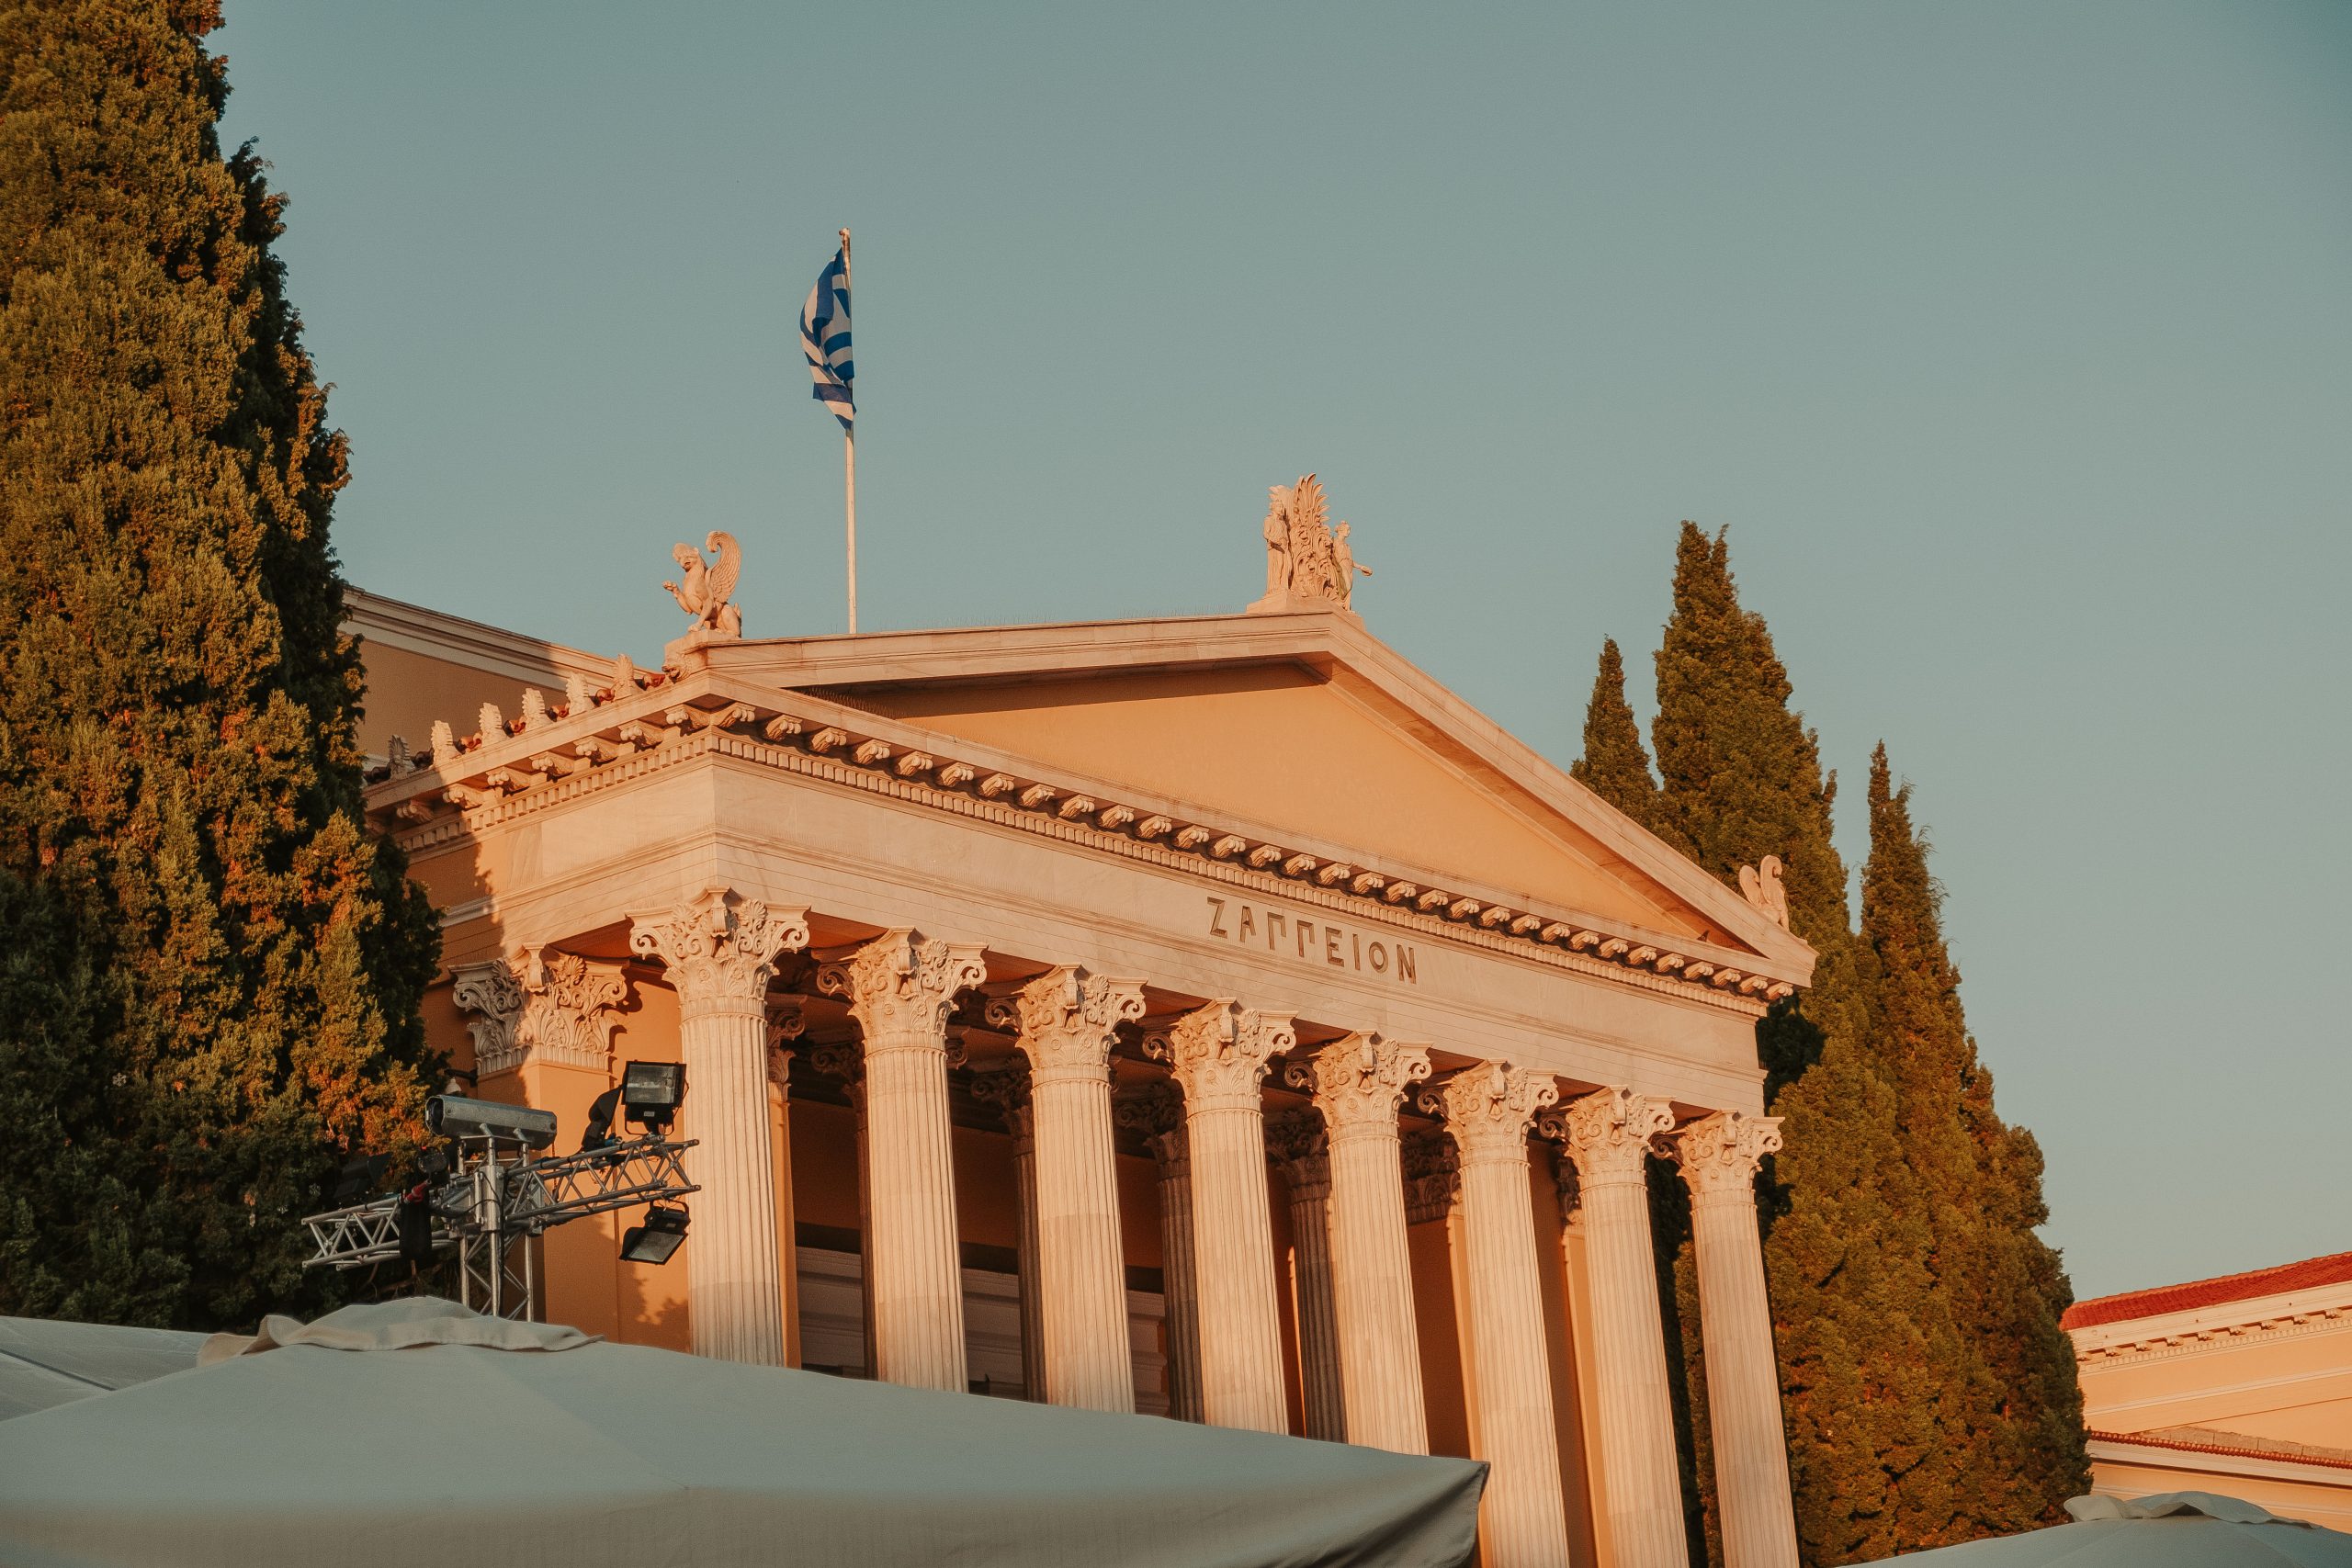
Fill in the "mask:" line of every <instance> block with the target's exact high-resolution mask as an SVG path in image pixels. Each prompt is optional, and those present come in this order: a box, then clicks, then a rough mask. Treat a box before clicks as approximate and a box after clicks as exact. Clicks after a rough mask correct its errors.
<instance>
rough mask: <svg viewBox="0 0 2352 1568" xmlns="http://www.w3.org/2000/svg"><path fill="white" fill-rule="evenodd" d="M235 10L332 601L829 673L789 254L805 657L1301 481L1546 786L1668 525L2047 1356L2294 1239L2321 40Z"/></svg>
mask: <svg viewBox="0 0 2352 1568" xmlns="http://www.w3.org/2000/svg"><path fill="white" fill-rule="evenodd" d="M229 10H230V26H229V27H228V28H227V29H226V30H225V31H224V32H223V33H221V34H220V36H219V37H218V39H216V45H217V47H219V48H220V49H222V50H224V51H225V52H226V53H227V54H228V55H229V57H230V62H231V74H232V82H233V84H234V86H235V96H234V97H233V98H232V102H231V107H230V112H229V118H228V125H227V130H228V132H229V134H230V136H231V137H232V138H236V137H246V136H251V137H255V138H258V139H259V141H260V143H261V149H262V152H264V154H265V155H266V156H267V157H269V158H270V159H272V160H274V161H275V163H276V164H277V175H276V177H277V181H278V182H279V183H280V184H281V185H282V186H284V187H285V188H286V189H287V190H288V192H290V194H291V196H292V197H293V206H292V209H291V211H290V213H289V215H288V220H289V223H290V225H291V227H290V231H289V232H288V236H287V238H286V240H285V242H284V244H283V247H282V248H283V254H285V255H286V257H287V258H288V262H289V265H290V266H291V270H292V287H293V291H294V296H295V299H297V301H298V302H299V304H300V307H301V309H302V310H303V312H304V314H305V316H306V317H307V319H308V321H309V325H310V342H311V346H312V348H313V349H314V350H315V352H316V354H317V356H318V359H319V362H320V365H321V367H322V374H323V375H324V376H325V377H326V378H329V379H331V380H333V381H334V383H336V391H335V394H334V404H333V409H334V416H335V418H336V420H337V422H338V423H341V424H342V425H343V426H344V427H345V429H347V430H348V431H349V432H350V434H351V437H352V442H353V446H354V452H355V457H354V462H353V471H354V475H355V478H354V480H353V483H352V486H351V488H350V490H349V491H347V492H346V493H345V496H344V498H343V501H342V502H341V504H340V506H339V508H338V516H337V522H336V530H337V539H338V543H339V547H340V549H341V552H342V557H343V559H344V561H345V565H346V567H347V569H348V571H349V573H350V575H351V576H352V578H353V579H354V580H355V581H358V582H359V583H361V584H363V585H364V586H366V587H368V588H371V589H374V590H377V591H379V592H386V593H390V594H393V595H396V596H398V597H401V598H406V599H413V600H420V601H423V602H424V603H427V604H434V605H436V606H440V607H443V608H446V609H449V610H452V611H456V612H458V613H460V614H463V615H472V616H476V617H479V618H481V619H483V620H487V621H492V622H495V623H499V624H502V625H506V626H514V627H516V628H519V629H523V630H526V631H530V632H534V633H537V634H540V635H543V636H546V637H553V638H556V639H559V640H561V641H564V642H569V643H573V644H577V645H580V646H582V647H586V648H590V649H608V650H612V651H619V650H621V649H624V648H625V649H628V651H629V652H630V653H631V654H632V655H633V656H634V657H635V658H636V659H637V660H639V662H640V663H650V662H652V661H653V658H654V656H656V654H657V653H658V649H659V648H660V645H661V643H662V640H663V639H664V638H666V637H670V636H672V635H674V632H675V629H676V612H675V610H674V609H673V606H672V605H671V604H670V603H669V601H668V598H667V597H666V596H665V595H664V594H663V593H662V591H661V589H660V587H659V586H658V584H659V583H660V581H662V577H663V576H664V575H665V574H666V573H668V572H669V571H670V562H669V560H668V558H667V550H668V548H669V547H670V545H671V543H672V542H673V541H674V540H676V539H680V538H695V539H699V538H700V537H701V536H702V535H703V533H704V532H706V531H707V530H708V529H710V528H713V527H724V528H729V529H731V530H733V531H734V532H735V533H737V534H738V535H740V536H741V537H742V539H743V541H744V544H745V547H746V553H747V558H748V565H747V568H746V579H745V581H746V589H745V592H744V594H743V598H744V600H745V604H746V619H747V623H748V627H749V629H750V630H751V631H752V633H753V634H754V635H760V634H768V635H787V634H793V633H801V632H810V631H823V630H829V629H833V628H837V627H838V626H840V624H841V619H842V592H841V576H842V569H841V540H840V531H841V451H840V442H839V438H838V435H837V433H836V430H835V427H834V425H833V423H832V422H831V420H830V419H828V418H827V417H826V416H825V415H824V413H823V412H822V411H821V410H820V407H819V406H818V405H817V404H816V403H814V402H812V401H811V400H809V393H808V376H807V372H806V371H805V369H804V368H803V367H802V364H801V360H800V354H799V349H798V346H797V339H796V333H795V318H796V313H797V309H798V306H799V303H800V300H801V299H802V297H803V296H804V295H805V294H806V293H807V291H808V288H809V284H810V282H811V281H812V280H813V278H814V276H815V275H816V272H817V270H818V268H819V267H820V265H822V264H823V262H824V260H825V259H826V257H827V256H828V255H830V254H831V249H832V245H833V239H832V233H833V231H834V230H835V229H836V228H838V227H840V226H842V225H843V224H847V225H849V226H851V227H852V228H853V229H854V231H855V232H856V239H857V252H856V282H857V343H858V355H857V359H858V367H859V370H860V376H859V381H858V393H859V405H860V411H861V419H860V424H861V433H862V437H863V438H862V440H861V442H860V448H861V449H860V453H859V456H860V457H861V459H862V461H861V464H860V472H859V479H860V481H861V483H860V486H859V490H860V495H859V502H860V506H859V512H860V519H859V521H860V525H861V545H862V551H861V554H862V557H863V567H864V575H863V582H862V584H861V588H862V594H861V599H862V604H861V609H862V613H863V617H864V620H865V625H867V626H869V627H872V626H947V625H969V624H980V623H990V622H1001V621H1014V620H1031V619H1088V618H1097V617H1115V616H1125V615H1154V614H1162V613H1184V612H1198V611H1217V610H1231V609H1238V607H1239V606H1240V605H1241V604H1243V603H1244V602H1245V601H1246V600H1248V599H1249V598H1250V596H1251V595H1252V594H1253V593H1254V592H1256V590H1257V588H1258V587H1259V586H1260V585H1261V570H1262V567H1261V547H1260V545H1259V543H1258V525H1259V520H1260V518H1261V515H1262V513H1263V511H1264V507H1265V496H1266V487H1267V486H1268V485H1270V484H1272V483H1276V482H1280V481H1285V480H1287V479H1292V478H1295V476H1296V475H1298V474H1300V473H1303V472H1306V471H1307V470H1309V469H1314V470H1317V471H1319V472H1320V473H1321V474H1322V476H1323V477H1324V479H1325V481H1326V483H1327V484H1328V485H1329V488H1330V491H1331V494H1332V497H1333V501H1334V504H1335V507H1336V508H1337V510H1338V512H1339V513H1340V515H1342V516H1345V517H1347V518H1349V519H1351V521H1352V522H1353V523H1354V524H1355V534H1356V539H1357V543H1358V545H1359V548H1360V555H1361V557H1362V558H1363V560H1364V561H1366V562H1367V563H1368V564H1370V565H1371V566H1373V567H1374V569H1376V570H1377V573H1378V575H1377V576H1376V577H1374V579H1372V580H1371V581H1370V582H1369V583H1368V584H1367V585H1366V586H1365V587H1364V588H1363V590H1361V591H1360V593H1359V606H1360V608H1361V609H1362V610H1363V613H1364V615H1365V616H1366V618H1367V619H1368V621H1369V623H1370V625H1371V626H1372V627H1373V629H1374V631H1375V632H1377V633H1378V634H1379V635H1380V636H1382V637H1385V638H1386V639H1387V640H1388V641H1390V642H1391V643H1393V644H1394V645H1396V646H1397V648H1398V649H1401V650H1403V651H1404V652H1405V653H1406V654H1407V655H1408V657H1410V658H1411V659H1413V660H1416V661H1417V662H1419V664H1420V665H1421V666H1422V667H1423V668H1425V669H1427V670H1429V671H1431V672H1432V673H1433V674H1435V675H1436V676H1437V677H1438V678H1440V679H1441V680H1442V681H1444V682H1446V683H1447V684H1449V685H1451V686H1453V688H1454V689H1455V690H1456V691H1458V692H1460V693H1462V694H1464V696H1465V697H1467V698H1468V699H1469V700H1471V701H1472V702H1474V703H1475V704H1476V705H1479V706H1480V707H1482V708H1484V709H1485V710H1486V711H1487V712H1488V713H1489V714H1492V715H1493V716H1496V717H1497V718H1498V719H1499V720H1500V721H1501V722H1503V723H1504V724H1506V725H1508V726H1509V727H1510V728H1512V729H1514V730H1516V731H1517V732H1518V733H1519V734H1520V735H1521V736H1523V737H1525V738H1526V739H1528V740H1529V741H1530V742H1531V743H1532V744H1533V745H1534V746H1536V747H1537V748H1538V749H1540V750H1543V751H1544V752H1545V753H1546V754H1548V755H1550V756H1551V757H1553V758H1554V759H1555V760H1556V761H1560V762H1563V763H1565V762H1566V761H1569V760H1571V759H1572V758H1573V757H1574V755H1575V754H1576V750H1577V737H1578V728H1579V725H1580V722H1581V716H1582V712H1583V706H1584V701H1585V697H1586V694H1587V692H1588V690H1589V684H1590V682H1591V678H1592V666H1593V658H1594V655H1595V653H1596V651H1597V650H1598V649H1599V647H1600V639H1601V637H1602V636H1603V635H1604V634H1610V635H1614V636H1615V637H1618V638H1619V640H1620V641H1621V642H1622V643H1623V644H1624V646H1625V649H1626V652H1627V660H1628V663H1629V664H1630V665H1632V666H1633V668H1634V675H1635V681H1636V686H1637V691H1636V701H1637V703H1643V702H1645V695H1646V687H1647V676H1648V655H1649V653H1650V652H1651V651H1652V650H1653V649H1655V648H1656V646H1657V629H1658V626H1659V625H1660V623H1661V622H1662V621H1663V620H1664V618H1665V615H1666V610H1667V582H1668V567H1669V564H1670V559H1671V555H1672V548H1673V541H1674V531H1675V525H1676V524H1677V522H1678V521H1679V520H1680V519H1682V518H1686V517H1688V518H1693V519H1696V520H1698V521H1699V522H1701V523H1703V524H1705V525H1707V526H1709V527H1713V526H1716V525H1725V524H1727V525H1730V527H1731V538H1732V552H1733V560H1734V564H1735V566H1736V570H1738V572H1739V576H1740V582H1741V587H1742V590H1743V592H1744V594H1745V596H1746V599H1747V603H1748V604H1749V605H1751V606H1752V607H1754V608H1756V609H1758V610H1760V611H1762V612H1763V613H1764V614H1765V615H1766V616H1768V617H1769V618H1770V622H1771V626H1772V629H1773V632H1774V634H1775V635H1776V637H1778V638H1779V641H1780V647H1781V653H1782V655H1783V656H1784V658H1785V659H1786V660H1787V662H1788V665H1789V668H1790V671H1791V673H1792V676H1793V678H1794V680H1795V682H1796V689H1797V698H1798V701H1799V703H1800V704H1801V705H1802V706H1803V707H1804V710H1805V713H1806V715H1807V716H1808V718H1809V719H1810V720H1811V721H1812V722H1813V723H1814V724H1815V725H1816V726H1818V727H1819V729H1820V732H1821V737H1822V743H1823V747H1824V750H1825V752H1826V756H1827V759H1828V760H1829V761H1830V762H1831V763H1832V764H1833V765H1835V766H1836V767H1837V768H1838V770H1839V771H1840V773H1841V774H1842V776H1843V778H1844V780H1845V783H1846V786H1847V787H1846V807H1845V810H1844V813H1843V817H1844V820H1843V822H1842V824H1841V833H1842V838H1843V840H1844V842H1845V843H1846V845H1847V847H1848V851H1849V854H1852V855H1854V856H1855V857H1856V858H1857V859H1859V851H1860V830H1861V829H1862V827H1863V824H1862V821H1861V811H1860V796H1861V784H1862V780H1863V776H1864V767H1865V761H1866V759H1867V757H1868V755H1869V752H1870V748H1871V744H1872V743H1873V742H1874V741H1876V740H1878V739H1881V738H1882V737H1883V738H1884V739H1885V740H1886V742H1887V744H1888V746H1889V748H1890V750H1892V752H1893V755H1894V762H1895V765H1896V768H1897V769H1898V771H1899V772H1900V773H1903V774H1905V775H1907V776H1908V777H1910V778H1911V779H1912V780H1914V781H1915V782H1916V784H1917V790H1918V794H1917V811H1918V813H1919V815H1920V817H1921V818H1922V819H1923V820H1924V821H1925V822H1926V823H1927V824H1928V826H1929V827H1930V828H1931V829H1932V831H1933V835H1934V839H1935V843H1936V846H1937V851H1938V855H1937V862H1936V864H1937V869H1938V871H1939V874H1940V875H1941V876H1942V878H1943V881H1944V883H1945V884H1946V886H1947V887H1948V888H1949V890H1950V904H1949V909H1948V913H1949V918H1950V922H1951V931H1952V936H1953V940H1954V943H1955V946H1956V948H1957V951H1958V955H1959V959H1960V963H1961V965H1962V972H1963V974H1964V975H1965V976H1966V987H1965V990H1964V996H1965V998H1966V1000H1967V1003H1968V1009H1969V1016H1970V1020H1971V1022H1972V1023H1973V1026H1974V1028H1975V1031H1976V1033H1977V1037H1978V1040H1979V1042H1980V1043H1981V1046H1982V1048H1983V1052H1984V1055H1985V1058H1986V1059H1987V1060H1988V1061H1989V1062H1990V1063H1991V1065H1992V1066H1993V1067H1994V1069H1995V1071H1996V1075H1997V1081H1998V1084H1999V1103H2000V1107H2001V1109H2002V1110H2003V1111H2005V1112H2007V1114H2008V1115H2009V1116H2011V1117H2012V1118H2014V1119H2016V1120H2019V1121H2022V1122H2026V1123H2028V1124H2029V1125H2030V1126H2031V1127H2032V1128H2033V1129H2034V1130H2035V1131H2036V1132H2037V1133H2038V1134H2040V1135H2041V1140H2042V1143H2043V1145H2044V1147H2045V1148H2046V1149H2047V1150H2048V1153H2049V1158H2050V1177H2049V1196H2050V1201H2051V1207H2052V1221H2051V1224H2050V1229H2049V1234H2050V1235H2051V1237H2052V1240H2054V1241H2055V1242H2056V1243H2058V1244H2059V1245H2060V1246H2062V1247H2064V1249H2065V1254H2066V1258H2067V1261H2068V1264H2069V1266H2070V1267H2071V1269H2072V1270H2073V1274H2074V1278H2075V1285H2076V1288H2077V1290H2078V1292H2081V1293H2083V1294H2086V1295H2088V1294H2095V1293H2101V1292H2109V1291H2116V1290H2123V1289H2129V1288H2132V1287H2136V1286H2141V1285H2150V1284H2157V1283H2163V1282H2167V1281H2171V1280H2179V1279H2187V1278H2190V1277H2194V1276H2198V1275H2202V1274H2207V1273H2215V1272H2222V1271H2226V1270H2233V1269H2247V1268H2255V1267H2259V1266H2261V1265H2264V1264H2268V1263H2273V1262H2279V1261H2284V1260H2287V1259H2290V1258H2300V1257H2304V1256H2307V1255H2310V1254H2313V1253H2319V1252H2327V1251H2336V1250H2342V1249H2346V1248H2352V1201H2347V1200H2352V1156H2347V1154H2346V1146H2347V1145H2346V1134H2345V1132H2344V1127H2345V1124H2346V1108H2347V1107H2352V1028H2348V1027H2347V1024H2346V1016H2347V1014H2346V1008H2347V1002H2346V998H2345V997H2344V995H2343V981H2344V980H2345V978H2346V974H2347V970H2352V964H2347V962H2346V953H2347V950H2352V920H2347V918H2346V904H2347V901H2346V875H2347V872H2352V829H2347V825H2346V776H2347V773H2352V726H2347V720H2346V702H2347V699H2346V670H2347V657H2346V656H2347V653H2352V630H2347V628H2348V627H2352V615H2347V614H2346V608H2345V605H2344V603H2343V600H2344V596H2345V594H2346V588H2347V584H2352V545H2347V540H2346V533H2347V529H2346V525H2347V515H2346V514H2347V510H2352V501H2348V500H2347V498H2352V6H2341V5H2328V4H2310V5H2264V4H2234V5H2214V6H2201V7H2192V6H2169V5H2162V4H2154V3H2133V4H2128V5H2121V4H2119V5H2107V6H2096V5H2077V6H2063V7H2053V6H2042V5H2026V4H2019V5H2002V6H1995V5H1981V6H1968V5H1955V6H1876V5H1868V6H1865V5H1855V6H1773V7H1760V6H1726V7H1722V8H1712V9H1711V8H1698V7H1689V6H1639V7H1633V6H1621V7H1608V8H1601V7H1593V8H1581V7H1579V8H1570V7H1566V6H1525V7H1511V8H1485V9H1481V8H1464V7H1448V8H1444V9H1443V10H1442V11H1440V10H1439V9H1437V8H1430V7H1414V8H1408V7H1374V6H1330V7H1328V8H1309V7H1306V6H1283V7H1269V6H1237V7H1231V8H1223V9H1213V8H1211V7H1209V6H1181V7H1180V6H1163V7H1157V8H1144V7H1125V6H1122V7H1101V6H1070V7H1068V8H1066V9H1060V10H1046V9H1040V8H1036V7H1030V6H967V7H956V8H953V9H951V8H949V7H944V6H933V7H924V8H920V9H918V8H912V7H895V6H879V5H876V6H789V7H787V6H771V5H756V6H750V5H747V6H718V5H702V6H678V7H651V8H649V7H645V6H598V5H576V4H575V5H564V6H555V5H526V4H512V3H510V4H501V5H499V6H481V5H475V4H466V5H426V4H417V3H404V4H401V5H396V6H382V5H379V6H363V5H357V4H346V5H327V4H320V3H318V0H301V3H300V4H294V3H285V0H230V7H229Z"/></svg>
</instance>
